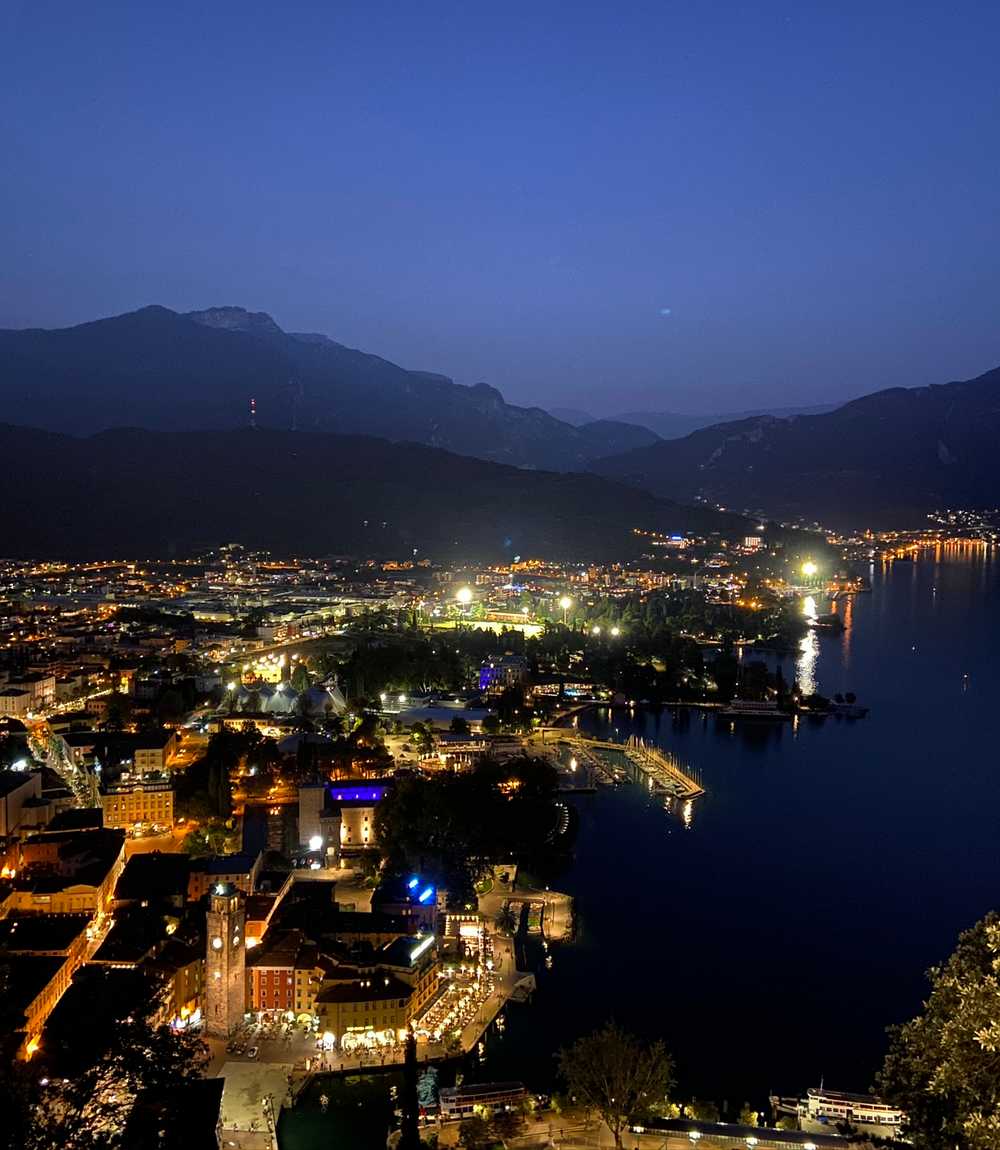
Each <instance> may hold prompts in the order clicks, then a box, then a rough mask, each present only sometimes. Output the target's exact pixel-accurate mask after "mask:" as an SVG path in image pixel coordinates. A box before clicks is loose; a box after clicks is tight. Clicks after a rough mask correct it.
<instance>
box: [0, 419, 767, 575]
mask: <svg viewBox="0 0 1000 1150" xmlns="http://www.w3.org/2000/svg"><path fill="white" fill-rule="evenodd" d="M0 452H2V454H3V458H4V461H5V466H6V469H7V472H8V474H10V475H11V476H16V477H17V481H16V483H12V484H11V485H10V486H9V487H8V490H7V498H6V501H5V508H4V511H5V515H4V544H3V552H4V554H5V555H6V556H8V557H10V556H14V557H33V558H46V557H54V558H55V557H63V558H72V559H80V558H97V557H107V556H112V555H114V556H140V557H141V556H144V555H167V556H168V555H178V556H182V555H186V554H190V553H192V552H195V551H197V550H199V549H204V548H208V547H213V546H217V545H219V544H221V543H226V542H239V543H243V544H245V545H247V546H251V547H254V548H264V549H268V550H272V551H275V552H278V553H282V554H300V555H326V554H357V555H366V556H395V557H401V556H405V555H409V554H411V553H412V552H413V549H417V554H418V555H420V556H421V557H424V556H427V557H435V558H448V557H452V556H454V557H456V558H462V559H464V558H469V559H496V560H499V559H503V558H510V557H512V556H513V555H515V554H521V555H525V556H528V555H543V556H550V557H553V558H566V559H579V560H584V561H586V560H596V561H600V560H611V559H620V560H625V559H628V558H630V557H632V556H634V555H636V554H637V553H638V550H639V545H638V543H637V540H636V537H635V536H634V535H633V534H632V528H633V527H641V528H645V529H653V530H659V531H665V532H674V531H688V530H691V531H697V532H702V533H706V532H710V531H722V532H725V533H727V534H731V535H734V536H740V535H742V534H745V533H746V531H747V530H748V526H747V524H746V522H745V521H744V520H743V519H741V518H740V517H738V516H735V515H722V514H720V513H718V512H716V511H714V510H710V509H706V508H697V507H680V506H677V505H676V504H672V503H669V502H666V501H664V500H659V499H656V498H654V497H653V496H651V495H648V494H646V493H645V492H640V491H635V490H634V489H631V488H629V487H627V486H625V485H622V484H618V483H613V482H609V481H608V480H605V479H601V478H599V477H598V476H595V475H583V474H557V473H551V472H542V471H529V470H525V469H519V468H513V467H507V466H503V465H500V464H495V463H489V462H485V461H482V460H477V459H471V458H468V457H466V456H459V455H453V454H450V453H449V452H446V451H441V450H438V449H435V448H429V447H424V446H421V445H419V444H412V443H402V444H393V443H389V442H387V441H386V440H380V439H372V438H367V437H362V436H343V435H330V434H324V433H316V432H290V431H267V430H258V431H251V430H249V429H242V430H238V431H204V432H151V431H140V430H132V429H122V430H115V431H106V432H101V433H99V434H97V435H94V436H91V437H89V438H75V437H72V436H68V435H61V434H58V433H55V432H47V431H39V430H35V429H31V428H22V427H13V426H11V425H0Z"/></svg>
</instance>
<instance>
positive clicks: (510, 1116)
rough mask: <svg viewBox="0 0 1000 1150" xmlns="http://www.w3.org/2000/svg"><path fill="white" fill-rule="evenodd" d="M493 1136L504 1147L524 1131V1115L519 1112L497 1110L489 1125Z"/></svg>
mask: <svg viewBox="0 0 1000 1150" xmlns="http://www.w3.org/2000/svg"><path fill="white" fill-rule="evenodd" d="M490 1125H491V1126H492V1127H493V1133H494V1135H495V1136H496V1137H497V1138H499V1139H500V1141H501V1142H502V1143H503V1144H504V1145H505V1146H506V1145H507V1143H508V1141H510V1139H512V1138H516V1137H517V1136H518V1134H520V1133H521V1131H522V1130H523V1129H524V1115H523V1114H522V1113H521V1111H520V1110H499V1111H497V1113H496V1114H494V1115H493V1120H492V1122H491V1123H490Z"/></svg>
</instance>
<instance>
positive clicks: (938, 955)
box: [476, 548, 1000, 1106]
mask: <svg viewBox="0 0 1000 1150" xmlns="http://www.w3.org/2000/svg"><path fill="white" fill-rule="evenodd" d="M871 581H872V590H871V593H870V594H862V595H858V596H857V597H856V598H855V599H853V600H852V601H849V602H847V603H841V604H839V609H840V611H841V612H842V613H843V614H844V618H845V623H846V624H847V626H846V630H845V631H844V632H843V633H841V634H827V635H823V636H815V637H811V638H810V639H808V640H806V641H804V644H803V648H804V649H803V650H802V651H801V652H800V654H799V655H798V657H797V658H789V659H786V660H784V663H783V667H784V672H785V677H786V679H788V680H792V679H794V678H798V679H799V680H800V681H801V682H803V683H804V684H806V685H808V684H809V683H811V682H815V684H816V685H817V686H818V689H819V690H820V691H821V692H823V693H824V694H827V695H832V694H834V693H835V692H837V691H849V690H853V691H855V692H856V693H857V695H858V699H859V701H860V702H863V703H865V704H867V705H868V706H870V707H871V713H870V715H869V716H868V717H867V718H865V719H862V720H858V721H848V720H841V719H828V720H826V721H825V722H816V721H803V722H800V723H799V724H798V725H797V727H796V728H795V729H793V728H792V725H791V724H788V723H785V724H773V725H771V724H762V725H760V726H757V727H752V726H743V727H739V726H737V728H736V729H735V731H731V730H730V729H729V727H728V725H726V724H724V723H722V722H720V721H719V720H717V719H716V718H714V717H713V716H710V715H706V714H701V713H698V712H696V711H684V712H679V713H677V714H676V715H675V714H672V713H670V712H663V713H653V712H642V711H637V712H635V713H634V714H632V715H631V716H630V714H629V712H627V711H621V710H618V711H615V712H610V711H606V710H605V711H596V712H593V713H592V714H589V715H587V716H585V717H584V718H582V719H581V722H580V725H581V728H582V729H585V730H588V731H590V732H591V733H593V734H597V735H601V736H607V735H609V734H614V732H615V731H617V733H618V736H619V737H625V736H627V735H628V734H633V733H634V734H637V735H641V736H643V737H644V738H646V739H647V740H652V741H654V742H656V743H659V744H660V745H661V746H663V747H665V748H667V749H669V750H670V751H672V752H673V753H675V754H676V755H677V756H678V757H679V758H680V759H681V760H682V761H684V762H686V763H689V764H691V765H692V766H694V767H696V768H697V769H698V770H699V772H700V774H701V778H702V781H703V783H704V786H705V788H706V790H707V794H706V795H705V797H704V798H703V799H700V800H698V802H697V804H696V806H695V810H694V816H693V819H692V821H691V826H690V828H689V829H685V827H684V825H683V823H682V822H681V820H680V819H678V818H677V817H676V816H673V815H670V814H668V813H666V812H665V811H664V810H663V808H662V804H661V803H660V802H658V801H656V800H654V799H652V798H650V797H649V796H648V795H647V794H646V793H645V792H644V790H643V789H642V788H641V787H640V786H625V787H621V788H619V789H617V790H609V789H604V790H601V791H600V792H599V793H597V794H596V795H592V796H586V797H583V798H579V799H577V800H575V801H576V804H577V808H578V810H579V813H580V823H581V825H580V833H579V840H578V844H577V851H576V858H575V861H574V863H573V865H572V867H571V869H570V870H569V872H568V873H567V874H566V875H565V876H564V877H563V878H561V880H560V883H559V885H560V886H562V887H564V888H565V889H568V890H570V891H571V892H572V893H573V894H574V895H575V896H576V897H577V899H578V912H579V938H578V939H577V941H576V942H575V943H573V944H572V945H566V946H563V947H561V948H559V949H558V950H556V951H555V953H554V955H553V962H552V969H551V970H545V969H544V967H542V969H541V970H540V971H539V992H538V994H537V996H536V998H535V1001H534V1003H533V1004H532V1005H531V1006H527V1007H520V1008H519V1007H512V1008H511V1009H510V1010H509V1012H508V1018H507V1025H506V1029H505V1032H504V1034H503V1036H502V1037H496V1036H494V1037H492V1038H491V1039H490V1041H489V1043H488V1048H487V1053H486V1058H485V1062H484V1064H483V1065H482V1066H481V1067H480V1068H478V1070H477V1072H476V1073H477V1076H478V1077H480V1078H487V1077H489V1078H505V1077H512V1078H523V1079H525V1080H526V1081H529V1082H531V1083H533V1084H537V1085H543V1084H545V1083H547V1082H549V1081H551V1079H552V1072H553V1057H552V1052H553V1051H554V1050H556V1049H557V1048H558V1047H559V1046H560V1045H562V1044H565V1043H567V1042H569V1041H570V1040H571V1039H572V1038H573V1037H574V1036H575V1035H577V1034H581V1033H586V1032H587V1031H589V1030H590V1029H592V1028H594V1027H595V1026H597V1025H599V1024H600V1023H602V1022H603V1021H604V1020H605V1019H608V1018H611V1017H614V1018H615V1019H616V1020H618V1021H619V1022H620V1023H622V1024H623V1025H625V1026H626V1027H628V1028H630V1029H632V1030H634V1031H636V1032H638V1033H642V1034H644V1035H646V1036H649V1037H662V1038H663V1039H664V1041H665V1042H666V1044H667V1046H668V1048H669V1049H670V1050H671V1052H672V1053H673V1055H674V1057H675V1059H676V1061H677V1072H678V1077H679V1080H680V1086H679V1090H680V1093H681V1094H682V1095H685V1096H688V1097H690V1096H691V1095H695V1096H697V1097H699V1098H711V1099H713V1100H715V1101H717V1102H722V1101H723V1100H725V1101H727V1102H728V1103H729V1104H730V1105H735V1106H739V1104H740V1103H741V1102H742V1101H744V1100H752V1101H754V1102H758V1103H763V1102H764V1101H765V1099H766V1096H767V1094H768V1092H769V1091H772V1090H773V1091H777V1092H781V1093H793V1092H798V1091H803V1090H804V1089H805V1088H806V1087H808V1086H811V1085H816V1084H818V1083H819V1081H820V1079H821V1078H822V1079H824V1080H825V1082H826V1085H827V1086H828V1087H832V1088H839V1089H848V1090H855V1089H857V1090H865V1089H867V1088H868V1087H869V1086H870V1085H871V1084H872V1082H873V1079H874V1075H875V1071H876V1069H877V1067H878V1066H879V1064H880V1062H881V1059H882V1055H883V1053H884V1049H885V1036H884V1031H885V1027H886V1026H887V1025H888V1024H889V1023H891V1022H895V1021H901V1020H904V1019H906V1018H907V1017H910V1016H911V1015H912V1014H913V1013H915V1012H916V1011H917V1010H918V1009H919V1006H920V1002H921V998H922V995H923V991H924V987H925V982H924V971H925V970H926V968H927V967H929V966H930V965H932V964H933V963H935V962H938V961H940V960H941V959H943V958H945V957H946V956H947V955H948V953H949V952H950V950H951V949H952V947H953V945H954V943H955V940H956V937H957V935H958V933H959V931H961V930H962V929H964V928H965V927H968V926H971V925H972V923H974V922H975V921H976V920H977V919H978V918H979V917H981V916H982V915H983V914H984V913H985V912H986V911H988V910H990V909H991V908H993V907H995V906H996V905H997V904H998V903H1000V833H998V832H1000V772H998V769H997V768H998V756H997V754H996V749H995V748H996V740H997V728H996V714H997V710H998V706H1000V692H998V687H1000V675H998V673H997V666H998V663H997V644H998V642H1000V580H998V564H997V560H996V558H995V557H991V555H990V553H989V552H987V551H985V550H978V549H971V548H949V549H942V550H940V551H939V552H937V553H927V554H926V555H925V556H923V557H922V558H920V559H919V560H918V561H917V562H915V563H907V564H896V565H894V566H892V567H885V568H883V567H881V566H877V567H873V568H872V571H871ZM820 609H821V610H823V609H824V607H822V606H821V607H820Z"/></svg>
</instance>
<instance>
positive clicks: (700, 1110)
mask: <svg viewBox="0 0 1000 1150" xmlns="http://www.w3.org/2000/svg"><path fill="white" fill-rule="evenodd" d="M684 1109H685V1110H686V1111H687V1113H688V1115H689V1116H690V1117H691V1118H693V1119H694V1120H695V1122H718V1121H719V1108H718V1106H716V1104H715V1103H714V1102H702V1101H701V1100H700V1099H698V1098H692V1099H691V1101H690V1102H689V1103H688V1104H687V1106H685V1108H684Z"/></svg>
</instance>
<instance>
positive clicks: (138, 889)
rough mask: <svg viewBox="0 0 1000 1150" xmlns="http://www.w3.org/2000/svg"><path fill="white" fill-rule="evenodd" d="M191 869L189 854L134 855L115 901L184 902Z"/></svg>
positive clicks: (153, 853)
mask: <svg viewBox="0 0 1000 1150" xmlns="http://www.w3.org/2000/svg"><path fill="white" fill-rule="evenodd" d="M190 870H191V860H190V859H189V858H188V856H187V855H182V854H164V853H163V852H162V851H152V852H151V853H149V854H136V855H133V856H132V857H131V858H130V859H129V860H128V862H127V863H126V864H125V869H124V870H123V871H122V875H121V878H120V879H119V880H118V886H117V887H116V888H115V898H116V899H118V900H120V901H122V902H137V901H140V900H142V899H148V900H149V901H150V902H159V901H163V900H166V899H174V898H181V899H184V898H185V897H186V895H187V884H188V874H189V873H190Z"/></svg>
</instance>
